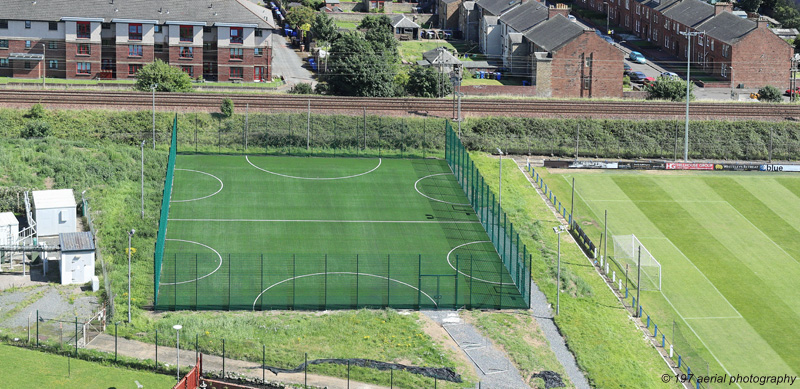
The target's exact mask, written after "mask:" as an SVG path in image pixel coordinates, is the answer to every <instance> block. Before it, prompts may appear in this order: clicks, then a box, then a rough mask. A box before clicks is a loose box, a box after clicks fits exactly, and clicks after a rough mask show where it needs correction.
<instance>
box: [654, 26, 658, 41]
mask: <svg viewBox="0 0 800 389" xmlns="http://www.w3.org/2000/svg"><path fill="white" fill-rule="evenodd" d="M653 40H654V41H655V42H656V43H658V30H656V29H653Z"/></svg>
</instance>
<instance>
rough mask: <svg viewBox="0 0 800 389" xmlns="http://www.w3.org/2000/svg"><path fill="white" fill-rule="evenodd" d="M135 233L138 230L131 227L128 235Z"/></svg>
mask: <svg viewBox="0 0 800 389" xmlns="http://www.w3.org/2000/svg"><path fill="white" fill-rule="evenodd" d="M135 233H136V230H134V229H133V228H131V230H130V231H128V235H130V236H133V234H135Z"/></svg>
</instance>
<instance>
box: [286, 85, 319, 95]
mask: <svg viewBox="0 0 800 389" xmlns="http://www.w3.org/2000/svg"><path fill="white" fill-rule="evenodd" d="M289 93H292V94H295V95H312V94H314V88H312V87H311V84H309V83H307V82H300V83H297V84H294V85H293V86H292V88H291V89H289Z"/></svg>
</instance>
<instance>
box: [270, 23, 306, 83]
mask: <svg viewBox="0 0 800 389" xmlns="http://www.w3.org/2000/svg"><path fill="white" fill-rule="evenodd" d="M271 39H272V74H273V75H274V76H276V77H277V76H283V77H284V80H285V81H286V85H287V86H291V85H294V84H297V83H299V82H306V83H311V84H312V85H313V84H316V81H314V79H313V78H312V77H311V72H309V71H308V70H306V69H305V68H304V67H303V61H302V60H301V59H300V57H298V56H297V54H296V53H295V52H294V50H292V49H291V47H289V43H288V42H286V38H285V37H283V36H281V35H278V34H272V38H271Z"/></svg>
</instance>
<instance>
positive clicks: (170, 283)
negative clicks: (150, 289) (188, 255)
mask: <svg viewBox="0 0 800 389" xmlns="http://www.w3.org/2000/svg"><path fill="white" fill-rule="evenodd" d="M164 240H172V241H175V242H185V243H194V244H196V245H200V246H203V247H205V248H207V249H209V250H211V251H213V252H214V254H217V257H219V265H217V268H216V269H214V271H212V272H211V273H208V274H206V275H204V276H202V277H200V278H195V279H193V280H188V281H181V282H161V283H159V285H180V284H188V283H190V282H196V281H200V280H202V279H203V278H206V277H208V276H210V275H212V274H214V273H216V272H217V270H219V268H221V267H222V255H220V253H219V252H218V251H217V250H214V249H213V248H211V247H209V246H206V245H204V244H202V243H200V242H195V241H192V240H183V239H164ZM162 266H163V264H162Z"/></svg>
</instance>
